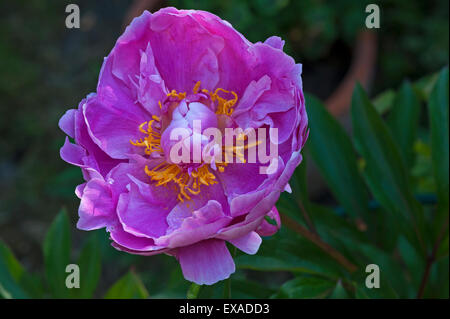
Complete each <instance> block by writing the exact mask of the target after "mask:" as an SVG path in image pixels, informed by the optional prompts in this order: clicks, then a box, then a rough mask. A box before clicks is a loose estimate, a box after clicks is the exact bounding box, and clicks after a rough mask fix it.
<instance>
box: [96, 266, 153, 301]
mask: <svg viewBox="0 0 450 319" xmlns="http://www.w3.org/2000/svg"><path fill="white" fill-rule="evenodd" d="M105 298H106V299H147V298H148V292H147V289H145V287H144V284H143V283H142V281H141V279H140V278H139V277H138V276H137V275H136V274H135V273H134V272H133V271H129V272H128V273H127V274H126V275H125V276H123V277H122V278H120V279H119V280H118V281H117V282H116V283H115V284H114V285H113V286H112V287H111V288H110V289H109V290H108V292H107V293H106V295H105Z"/></svg>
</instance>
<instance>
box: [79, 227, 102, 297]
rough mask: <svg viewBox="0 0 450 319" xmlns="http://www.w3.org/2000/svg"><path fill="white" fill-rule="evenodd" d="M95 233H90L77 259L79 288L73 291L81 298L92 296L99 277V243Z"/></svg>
mask: <svg viewBox="0 0 450 319" xmlns="http://www.w3.org/2000/svg"><path fill="white" fill-rule="evenodd" d="M96 235H97V234H92V235H91V236H90V238H89V240H88V241H87V242H86V244H85V245H84V247H83V250H82V251H81V255H80V258H79V260H78V265H79V267H80V288H79V289H77V290H75V291H76V293H77V294H78V295H79V297H81V298H91V297H92V295H93V294H94V292H95V289H96V288H97V283H98V281H99V278H100V272H101V260H100V243H99V241H98V239H97V236H96Z"/></svg>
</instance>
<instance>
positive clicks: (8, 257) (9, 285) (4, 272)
mask: <svg viewBox="0 0 450 319" xmlns="http://www.w3.org/2000/svg"><path fill="white" fill-rule="evenodd" d="M23 271H24V270H23V268H22V266H21V265H20V263H19V262H18V261H17V259H16V258H15V257H14V255H13V254H12V252H11V251H10V250H9V248H8V247H7V246H6V245H5V244H4V243H3V242H1V241H0V297H1V298H5V299H11V298H27V297H28V296H27V294H26V293H25V292H24V290H23V289H22V288H21V287H20V285H19V283H18V282H19V280H20V278H21V277H22V274H23Z"/></svg>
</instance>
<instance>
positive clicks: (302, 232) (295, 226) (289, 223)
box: [281, 214, 358, 273]
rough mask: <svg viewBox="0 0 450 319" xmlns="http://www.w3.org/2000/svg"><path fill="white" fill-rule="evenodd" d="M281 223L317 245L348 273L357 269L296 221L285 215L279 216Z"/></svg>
mask: <svg viewBox="0 0 450 319" xmlns="http://www.w3.org/2000/svg"><path fill="white" fill-rule="evenodd" d="M281 221H282V223H283V224H285V225H286V226H287V227H288V228H290V229H291V230H293V231H295V232H296V233H298V234H300V235H301V236H303V237H305V238H306V239H308V240H309V241H311V242H312V243H313V244H315V245H317V246H318V247H319V248H320V249H322V250H323V251H324V252H326V253H327V254H328V255H330V256H331V257H332V258H333V259H334V260H336V261H337V262H338V263H339V264H341V265H342V266H343V267H344V268H345V269H346V270H347V271H348V272H350V273H352V272H355V271H356V270H357V269H358V267H357V266H356V265H354V264H353V263H352V262H350V261H349V260H348V259H347V258H346V257H345V256H344V255H342V254H341V253H340V252H338V251H337V250H336V249H334V248H333V247H332V246H330V245H329V244H327V243H326V242H324V241H323V240H322V239H321V238H320V237H319V235H317V234H315V233H313V232H311V231H309V230H308V229H307V228H306V227H304V226H303V225H301V224H299V223H298V222H297V221H295V220H293V219H292V218H290V217H288V216H286V215H285V214H281Z"/></svg>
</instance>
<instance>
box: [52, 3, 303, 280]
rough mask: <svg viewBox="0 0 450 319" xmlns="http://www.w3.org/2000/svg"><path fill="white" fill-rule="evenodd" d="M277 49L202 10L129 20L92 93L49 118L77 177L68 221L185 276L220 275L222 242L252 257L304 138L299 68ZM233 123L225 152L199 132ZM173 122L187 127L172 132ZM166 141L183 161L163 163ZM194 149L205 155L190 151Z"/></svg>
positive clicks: (268, 229) (229, 268) (230, 267)
mask: <svg viewBox="0 0 450 319" xmlns="http://www.w3.org/2000/svg"><path fill="white" fill-rule="evenodd" d="M283 45H284V41H282V40H281V39H280V38H279V37H270V38H268V39H267V40H266V41H265V42H264V43H261V42H258V43H251V42H249V41H248V40H246V39H245V37H244V36H243V35H241V34H240V33H239V32H237V31H236V30H235V29H233V27H232V26H231V25H230V24H229V23H228V22H226V21H223V20H221V19H220V18H218V17H217V16H215V15H213V14H211V13H208V12H204V11H195V10H177V9H175V8H164V9H161V10H160V11H158V12H156V13H154V14H151V13H149V12H147V11H145V12H144V13H143V14H142V15H141V16H140V17H138V18H135V19H134V20H133V22H132V23H131V25H130V26H128V27H127V29H126V30H125V32H124V34H123V35H122V36H120V37H119V39H118V40H117V43H116V45H115V46H114V48H113V49H112V51H111V52H110V54H109V55H108V56H107V57H106V58H105V60H104V63H103V66H102V69H101V71H100V76H99V80H98V85H97V90H96V93H92V94H90V95H88V96H87V97H86V98H85V99H84V100H82V101H81V103H80V104H79V106H78V108H77V109H71V110H68V111H67V112H66V113H65V114H64V115H63V117H62V118H61V119H60V122H59V126H60V128H61V129H62V130H63V131H64V132H65V133H66V134H67V135H68V136H69V137H71V138H72V141H73V142H74V143H72V142H71V140H70V139H69V138H66V142H65V144H64V146H63V147H62V148H61V152H60V153H61V157H62V159H64V160H65V161H66V162H68V163H70V164H73V165H76V166H79V167H80V168H81V170H82V172H83V176H84V179H85V181H86V182H85V183H83V184H81V185H79V186H77V188H76V190H75V193H76V195H77V196H78V197H79V198H80V199H81V202H80V207H79V221H78V224H77V227H78V228H79V229H82V230H94V229H99V228H106V230H107V231H108V232H109V235H110V238H111V240H112V245H113V246H114V247H115V248H116V249H118V250H121V251H125V252H128V253H132V254H139V255H145V256H149V255H154V254H160V253H165V254H169V255H172V256H174V257H175V258H176V259H177V260H178V261H179V263H180V265H181V268H182V271H183V275H184V277H185V278H186V279H187V280H190V281H193V282H195V283H197V284H208V285H209V284H214V283H215V282H217V281H219V280H223V279H226V278H228V277H229V276H230V274H232V273H233V272H234V271H235V265H234V262H233V259H232V257H231V255H230V253H229V251H228V248H227V245H226V243H227V242H228V243H229V244H231V245H234V246H235V247H237V248H238V249H240V250H241V251H243V252H245V253H247V254H255V253H256V252H257V251H258V248H259V246H260V244H261V241H262V240H261V237H260V236H270V235H272V234H274V233H275V232H276V231H277V230H278V228H279V227H280V218H279V215H278V212H277V209H276V208H275V203H276V201H277V200H278V198H279V196H280V193H281V192H283V191H285V190H286V191H289V190H290V187H289V184H288V181H289V179H290V177H291V175H292V174H293V172H294V169H295V168H296V167H297V166H298V165H299V164H300V162H301V159H302V156H301V154H300V151H301V149H302V147H303V145H304V143H305V141H306V139H307V133H308V131H307V122H308V120H307V115H306V112H305V105H304V97H303V92H302V80H301V65H300V64H296V63H295V62H294V60H293V59H292V58H291V57H289V56H288V55H286V54H285V53H284V52H283ZM196 121H197V122H198V123H200V124H201V126H202V129H201V130H200V131H196V130H195V125H196ZM236 128H241V129H242V130H243V133H242V132H241V133H240V134H239V135H236V141H237V140H239V141H240V142H241V143H242V144H238V145H237V146H236V145H235V146H231V147H228V148H227V145H223V144H221V142H223V139H224V137H223V136H222V138H220V137H219V139H218V140H213V143H211V141H212V139H211V136H208V135H207V134H205V130H206V129H212V130H216V132H219V133H225V131H226V130H227V129H236ZM176 129H183V130H184V132H187V133H186V135H185V136H183V137H182V138H181V139H179V140H176V139H175V140H174V139H173V136H171V132H174V130H176ZM248 129H255V130H256V129H265V130H267V137H268V140H267V141H266V140H262V139H260V138H259V137H260V135H259V133H260V131H258V140H257V141H256V143H250V134H249V133H248V131H247V130H248ZM225 135H226V134H225ZM195 141H197V143H195ZM270 145H276V147H277V150H276V151H277V152H276V155H275V156H272V157H271V158H270V161H269V162H267V161H265V162H264V161H262V160H261V159H260V158H259V157H258V159H257V160H256V161H254V160H253V161H250V155H249V154H250V150H251V149H256V148H260V147H262V146H267V147H269V146H270ZM176 146H179V147H181V148H180V149H179V150H181V152H182V153H183V152H184V151H186V152H187V155H188V159H189V160H188V161H181V162H180V161H177V160H176V159H174V156H172V155H173V154H172V155H171V152H172V150H173V149H175V147H176ZM195 147H197V150H199V151H200V154H201V155H202V154H204V153H205V152H206V153H208V152H210V151H211V150H213V151H214V152H212V154H213V156H212V157H211V158H210V160H206V159H205V158H204V157H203V156H201V157H200V158H198V156H197V158H195V157H196V154H195ZM175 153H176V152H175ZM175 153H174V154H175ZM176 154H179V153H176ZM185 155H186V153H185ZM197 155H198V154H197ZM217 155H219V156H218V157H220V156H222V155H224V157H225V160H220V158H216V156H217ZM267 166H270V168H271V169H269V170H267V171H268V173H261V167H266V168H267ZM267 218H268V219H272V220H274V221H275V223H269V222H268V221H267V220H266V219H267ZM275 224H276V225H275Z"/></svg>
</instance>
